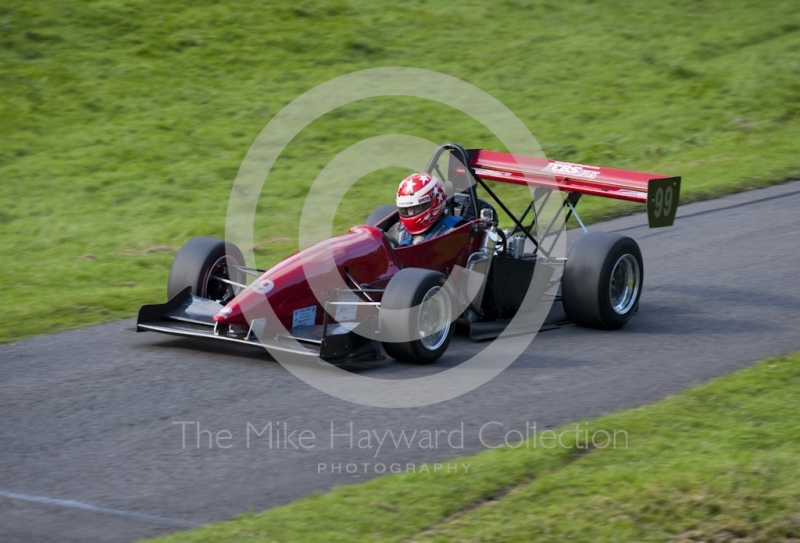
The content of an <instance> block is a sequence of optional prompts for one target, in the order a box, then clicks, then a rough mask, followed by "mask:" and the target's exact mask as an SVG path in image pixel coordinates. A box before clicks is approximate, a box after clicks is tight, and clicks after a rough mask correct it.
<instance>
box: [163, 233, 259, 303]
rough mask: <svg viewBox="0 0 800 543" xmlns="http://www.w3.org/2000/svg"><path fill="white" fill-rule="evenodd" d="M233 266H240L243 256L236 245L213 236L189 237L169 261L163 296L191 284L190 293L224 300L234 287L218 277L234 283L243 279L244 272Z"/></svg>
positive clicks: (229, 297) (219, 300) (172, 295)
mask: <svg viewBox="0 0 800 543" xmlns="http://www.w3.org/2000/svg"><path fill="white" fill-rule="evenodd" d="M234 266H244V257H243V256H242V252H241V251H240V250H239V248H238V247H236V245H234V244H232V243H226V242H225V241H223V240H221V239H215V238H192V239H190V240H189V241H187V242H186V243H184V244H183V247H181V250H180V251H178V254H177V255H175V260H173V261H172V267H171V268H170V270H169V280H168V281H167V299H172V298H173V297H174V296H175V295H177V294H179V293H180V292H182V291H183V290H184V289H185V288H186V287H192V294H193V295H194V296H200V297H202V298H208V299H209V300H215V301H218V302H223V303H225V302H227V301H228V300H230V299H231V298H233V297H234V296H235V295H236V293H237V292H238V289H237V288H235V287H234V286H233V285H230V284H228V283H225V282H223V281H220V280H219V278H223V279H228V280H230V281H234V282H237V283H242V282H243V279H244V273H243V272H242V271H240V270H238V269H236V268H235V267H234Z"/></svg>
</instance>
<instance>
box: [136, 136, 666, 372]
mask: <svg viewBox="0 0 800 543" xmlns="http://www.w3.org/2000/svg"><path fill="white" fill-rule="evenodd" d="M444 162H446V165H445V164H442V163H444ZM443 170H446V175H445V174H444V173H443ZM426 172H428V173H436V175H437V176H438V177H439V178H440V179H443V180H445V190H446V192H447V197H448V203H447V211H446V213H448V214H451V215H458V216H460V217H461V218H462V220H461V221H460V222H459V224H458V226H456V227H454V228H452V229H451V230H449V231H447V232H446V233H444V234H442V235H440V236H437V237H434V238H432V239H428V240H426V241H423V242H421V243H417V244H414V245H406V246H396V244H395V243H394V240H392V239H391V237H390V236H388V235H387V232H388V231H389V230H390V228H391V227H392V225H394V224H395V223H397V221H398V213H397V209H396V207H395V206H381V207H379V208H378V209H376V210H375V211H373V212H372V213H371V214H370V215H369V216H368V217H367V219H366V221H365V223H364V224H363V225H359V226H355V227H353V228H351V229H350V230H349V231H348V232H347V233H345V234H342V235H340V236H337V237H334V238H332V239H330V240H326V241H324V242H320V243H317V244H315V245H312V246H310V247H308V248H305V249H303V250H301V251H299V252H297V253H295V254H293V255H291V256H288V257H287V258H285V259H284V260H283V261H281V262H279V263H278V264H277V265H275V266H274V267H272V268H271V269H269V270H260V269H255V268H250V267H247V266H246V265H245V261H244V258H243V257H242V253H241V251H240V250H239V249H238V248H237V247H236V246H234V245H233V244H231V243H227V242H225V241H223V240H218V239H213V238H193V239H191V240H189V241H188V242H187V243H186V244H185V245H184V246H183V247H182V248H181V249H180V251H179V252H178V254H177V255H176V257H175V260H174V262H173V264H172V268H171V269H170V274H169V280H168V284H167V297H168V301H167V302H166V303H164V304H158V305H147V306H144V307H142V308H141V309H140V311H139V316H138V321H137V331H148V330H149V331H155V332H162V333H166V334H174V335H179V336H187V337H194V338H205V339H212V340H218V341H227V342H234V343H241V344H246V345H254V346H261V347H266V348H267V349H268V350H269V351H270V352H271V353H272V354H273V355H279V354H280V353H281V352H289V353H295V354H298V353H299V354H303V355H308V356H312V357H319V358H321V359H322V360H324V361H327V362H330V363H333V364H340V365H341V364H347V363H351V362H361V361H365V360H374V359H381V358H383V352H385V353H386V354H388V355H389V356H391V357H392V358H395V359H397V360H401V361H407V362H414V363H422V364H427V363H432V362H434V361H436V360H437V359H438V358H439V357H441V356H442V355H443V354H444V352H445V351H446V349H447V347H448V345H449V343H450V340H451V338H452V335H453V332H454V329H455V327H456V325H457V324H458V325H461V326H463V327H464V328H465V329H466V330H468V333H469V335H470V337H472V338H473V339H476V340H482V339H489V338H494V337H497V336H498V335H500V334H501V333H502V332H503V331H504V330H505V329H506V327H507V326H508V325H509V323H511V322H513V319H514V318H515V317H516V316H517V315H518V314H521V312H531V311H534V310H535V307H536V305H537V304H542V303H545V302H546V303H548V304H553V305H554V306H559V304H560V307H563V312H561V313H560V315H561V319H562V320H564V316H565V317H566V319H567V320H569V321H572V322H574V323H576V324H578V325H581V326H588V327H593V328H601V329H616V328H620V327H622V326H623V325H624V324H625V323H626V322H627V321H628V320H629V319H630V318H631V316H632V315H633V314H634V312H635V311H636V310H637V308H638V303H639V296H640V295H641V292H642V285H643V277H644V265H643V262H642V256H641V252H640V250H639V247H638V245H637V244H636V242H635V241H634V240H632V239H631V238H629V237H626V236H622V235H619V234H614V233H607V232H587V233H585V234H583V235H582V236H580V237H579V238H578V239H577V241H576V242H575V243H574V244H573V245H572V247H571V249H570V251H569V253H568V254H567V256H566V258H565V257H563V256H558V255H556V254H554V252H553V249H554V247H555V246H556V244H555V240H557V239H559V236H560V235H562V234H561V232H562V231H563V226H564V224H565V221H566V219H567V218H569V217H570V216H572V215H574V216H575V217H576V218H577V219H578V222H580V219H579V217H577V213H576V211H575V206H576V205H577V203H578V200H579V199H580V198H581V196H582V195H590V196H600V197H604V198H615V199H621V200H628V201H633V202H640V203H644V204H646V210H647V217H648V223H649V226H650V227H662V226H670V225H672V223H673V221H674V218H675V212H676V209H677V206H678V198H679V194H680V178H679V177H669V176H663V175H656V174H648V173H639V172H632V171H625V170H617V169H610V168H600V167H595V166H588V165H583V164H572V163H567V162H559V161H551V160H547V159H540V158H530V157H519V156H514V155H510V154H505V153H498V152H493V151H486V150H469V151H468V150H465V149H464V148H462V147H461V146H459V145H456V144H452V143H448V144H445V145H442V146H441V147H439V148H438V150H437V151H436V153H435V154H434V156H433V157H432V158H431V160H430V162H429V164H428V167H427V168H426ZM493 182H497V183H506V184H514V185H519V186H522V187H525V189H527V190H529V192H530V198H529V199H527V198H526V205H525V208H524V209H523V210H522V213H521V214H519V215H515V214H514V213H513V212H512V211H511V210H510V209H509V208H508V206H506V204H505V203H504V202H503V201H501V199H500V198H499V197H498V195H497V194H496V193H495V191H493V190H492V188H491V186H490V184H491V183H493ZM553 198H557V199H556V200H551V199H553ZM548 202H550V205H551V206H552V204H553V202H557V207H558V210H559V212H560V213H559V214H558V215H559V216H553V217H547V220H543V216H542V214H543V209H544V208H545V206H546V205H547V204H548ZM495 205H496V206H497V207H498V208H500V209H501V210H502V211H503V212H504V213H505V214H506V215H507V216H508V217H509V219H510V221H511V222H512V223H513V228H510V229H508V230H506V231H503V230H498V228H497V226H498V223H497V220H496V215H495V212H496V211H497V210H496V208H495V207H494V206H495ZM580 224H581V227H583V223H580ZM584 230H585V228H584ZM248 275H250V276H254V277H255V280H253V281H252V282H250V283H249V284H247V283H246V279H245V278H246V277H247V276H248ZM552 313H553V312H551V314H552ZM555 313H558V312H555ZM556 318H558V317H556ZM551 321H552V319H551ZM540 324H541V322H540Z"/></svg>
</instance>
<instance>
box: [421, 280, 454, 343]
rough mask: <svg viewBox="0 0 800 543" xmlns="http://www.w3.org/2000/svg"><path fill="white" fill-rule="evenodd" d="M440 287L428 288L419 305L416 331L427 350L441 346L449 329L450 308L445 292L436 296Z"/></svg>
mask: <svg viewBox="0 0 800 543" xmlns="http://www.w3.org/2000/svg"><path fill="white" fill-rule="evenodd" d="M441 289H442V287H440V286H436V287H433V288H431V289H430V290H428V292H426V293H425V296H423V298H422V303H421V304H420V305H419V315H418V317H417V331H418V333H419V336H420V342H421V343H422V346H423V347H425V348H426V349H427V350H429V351H435V350H436V349H438V348H439V347H441V346H442V344H443V343H444V342H445V340H446V339H447V334H448V332H449V331H450V324H451V323H450V321H451V318H450V317H451V314H452V309H451V307H450V301H449V299H448V297H447V295H446V294H445V293H442V295H441V296H436V293H437V292H439V291H440V290H441Z"/></svg>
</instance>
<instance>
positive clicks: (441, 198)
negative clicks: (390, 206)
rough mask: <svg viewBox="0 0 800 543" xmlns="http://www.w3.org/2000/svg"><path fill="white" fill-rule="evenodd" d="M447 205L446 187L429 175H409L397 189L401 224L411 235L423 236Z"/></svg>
mask: <svg viewBox="0 0 800 543" xmlns="http://www.w3.org/2000/svg"><path fill="white" fill-rule="evenodd" d="M446 203H447V197H446V196H445V193H444V185H442V182H441V181H439V180H438V179H436V178H435V177H434V176H432V175H431V174H429V173H415V174H413V175H409V176H408V177H406V178H405V179H403V181H402V182H401V183H400V187H399V188H398V189H397V209H398V212H399V213H400V222H401V223H403V226H405V227H406V230H408V233H409V234H421V233H422V232H424V231H425V230H427V229H428V228H430V227H431V226H433V225H434V224H435V223H436V221H438V220H439V217H441V216H442V212H443V211H444V206H445V204H446Z"/></svg>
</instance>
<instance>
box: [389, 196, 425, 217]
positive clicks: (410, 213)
mask: <svg viewBox="0 0 800 543" xmlns="http://www.w3.org/2000/svg"><path fill="white" fill-rule="evenodd" d="M429 207H431V201H430V200H428V201H427V202H425V203H424V204H418V205H415V206H410V207H398V208H397V211H398V213H400V216H401V217H414V216H416V215H419V214H420V213H422V212H423V211H425V210H426V209H428V208H429Z"/></svg>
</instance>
